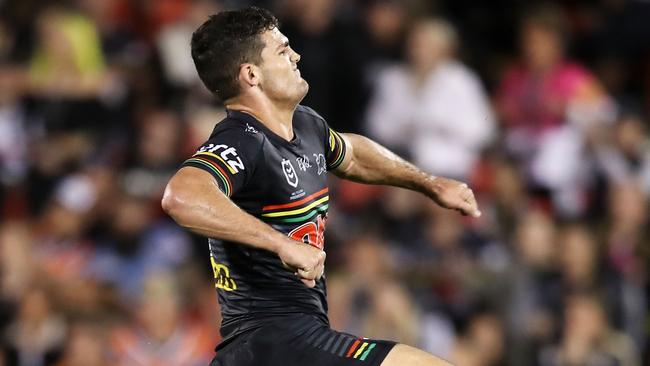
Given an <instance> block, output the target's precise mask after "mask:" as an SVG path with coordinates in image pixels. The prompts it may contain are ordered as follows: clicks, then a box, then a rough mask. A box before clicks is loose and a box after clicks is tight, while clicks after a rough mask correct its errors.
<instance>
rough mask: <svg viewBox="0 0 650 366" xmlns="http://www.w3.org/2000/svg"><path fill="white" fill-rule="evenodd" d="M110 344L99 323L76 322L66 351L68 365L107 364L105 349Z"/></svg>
mask: <svg viewBox="0 0 650 366" xmlns="http://www.w3.org/2000/svg"><path fill="white" fill-rule="evenodd" d="M107 348H108V344H107V342H106V339H105V335H104V334H103V333H102V330H101V329H100V328H99V326H98V325H91V324H76V325H74V326H73V327H72V330H71V331H70V337H69V338H68V343H67V346H66V351H65V360H66V365H70V366H100V365H107V362H106V353H105V350H106V349H107Z"/></svg>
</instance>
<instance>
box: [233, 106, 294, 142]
mask: <svg viewBox="0 0 650 366" xmlns="http://www.w3.org/2000/svg"><path fill="white" fill-rule="evenodd" d="M226 108H228V109H231V110H236V111H240V112H244V113H248V114H250V115H252V116H253V117H255V118H256V119H257V120H258V121H260V122H261V123H263V124H264V125H265V126H266V127H267V128H268V129H269V130H271V131H273V133H275V134H276V135H278V136H280V137H282V138H283V139H285V140H287V141H291V140H292V139H293V123H292V121H293V112H294V111H295V110H296V106H293V107H286V106H285V107H281V106H278V105H276V104H274V103H272V102H271V101H269V100H265V101H255V102H253V101H241V100H236V101H230V102H227V103H226Z"/></svg>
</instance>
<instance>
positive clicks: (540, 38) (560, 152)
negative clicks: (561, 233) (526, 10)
mask: <svg viewBox="0 0 650 366" xmlns="http://www.w3.org/2000/svg"><path fill="white" fill-rule="evenodd" d="M561 19H562V17H561V14H558V13H557V12H556V11H555V9H552V8H542V9H538V11H536V12H533V13H530V15H528V16H527V17H525V18H524V21H523V23H522V27H521V52H522V55H521V56H522V59H521V62H520V63H519V64H517V65H515V66H512V67H511V68H509V69H508V70H506V72H505V74H504V77H503V79H502V82H501V85H500V86H499V89H498V91H497V96H496V104H497V109H498V113H499V117H500V120H501V122H502V123H503V125H504V133H505V146H506V149H507V150H508V152H509V153H510V154H512V155H513V156H514V157H515V158H516V159H517V160H518V161H519V162H520V163H521V164H522V165H523V166H522V168H523V169H524V171H525V172H526V174H527V178H528V179H529V184H530V185H531V186H532V187H535V188H543V189H546V190H548V191H550V192H551V200H552V203H553V207H554V208H555V209H556V210H557V211H558V213H560V214H562V215H566V216H576V215H579V214H580V213H581V212H582V211H583V210H584V209H585V205H586V202H585V195H584V187H585V186H586V185H587V184H588V182H587V181H586V178H585V177H586V176H588V174H585V173H586V172H585V171H584V169H585V166H587V165H588V164H584V158H585V157H584V146H585V140H586V138H587V136H589V132H590V131H592V130H593V129H595V128H597V127H599V126H602V125H603V124H607V123H609V122H611V121H612V120H613V119H614V105H613V103H612V101H611V100H610V98H609V97H608V96H607V94H606V93H605V91H604V90H603V88H602V87H601V85H600V84H599V82H598V81H597V80H596V78H595V77H594V76H593V75H592V74H591V73H590V72H589V71H588V70H587V69H586V68H585V67H583V66H581V65H580V64H578V63H575V62H572V61H569V60H567V59H566V58H565V54H564V42H565V41H566V35H565V34H566V32H565V31H564V26H563V24H562V21H561Z"/></svg>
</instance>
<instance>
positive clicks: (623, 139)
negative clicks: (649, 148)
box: [616, 115, 648, 157]
mask: <svg viewBox="0 0 650 366" xmlns="http://www.w3.org/2000/svg"><path fill="white" fill-rule="evenodd" d="M647 138H648V136H647V134H646V131H645V126H644V122H643V121H642V120H641V118H639V117H638V116H634V115H630V116H625V117H623V118H621V120H620V121H619V122H618V125H617V126H616V143H617V145H618V146H619V148H620V149H621V151H623V153H624V154H625V155H627V156H630V157H635V156H636V155H637V154H639V153H640V152H641V148H642V145H643V144H644V143H645V142H646V140H647Z"/></svg>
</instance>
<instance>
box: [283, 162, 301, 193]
mask: <svg viewBox="0 0 650 366" xmlns="http://www.w3.org/2000/svg"><path fill="white" fill-rule="evenodd" d="M282 172H283V173H284V176H285V177H286V178H287V183H289V185H290V186H292V187H294V188H295V187H297V186H298V174H296V170H295V169H294V168H293V165H292V164H291V161H290V160H287V159H282Z"/></svg>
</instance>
